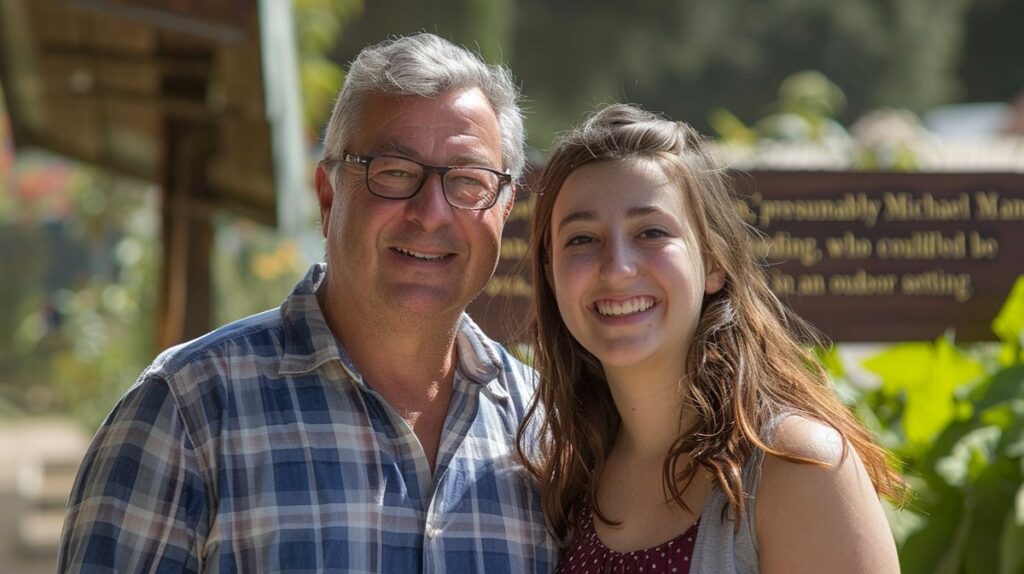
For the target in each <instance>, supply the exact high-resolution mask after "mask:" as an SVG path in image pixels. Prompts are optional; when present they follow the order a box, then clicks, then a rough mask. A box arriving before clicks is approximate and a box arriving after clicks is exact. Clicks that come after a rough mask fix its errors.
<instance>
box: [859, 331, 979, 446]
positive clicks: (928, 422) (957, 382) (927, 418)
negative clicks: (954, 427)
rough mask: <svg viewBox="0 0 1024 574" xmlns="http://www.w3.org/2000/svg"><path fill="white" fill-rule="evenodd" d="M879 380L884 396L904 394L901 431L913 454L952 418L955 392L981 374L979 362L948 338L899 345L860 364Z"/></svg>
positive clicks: (954, 409)
mask: <svg viewBox="0 0 1024 574" xmlns="http://www.w3.org/2000/svg"><path fill="white" fill-rule="evenodd" d="M864 367H865V368H867V369H868V370H871V371H873V372H875V373H877V374H878V375H879V376H881V377H882V393H883V394H884V395H887V396H889V397H895V396H897V395H899V394H901V393H902V394H904V395H905V397H906V399H905V400H906V407H905V409H904V413H903V427H904V431H905V432H906V437H907V441H908V442H909V443H910V447H911V448H912V449H914V450H923V449H925V448H927V446H928V445H929V444H930V442H931V441H932V440H933V439H934V438H935V436H936V435H937V434H938V433H939V432H940V431H941V430H942V429H943V428H944V427H945V426H946V425H948V424H949V423H950V422H951V421H952V420H954V419H955V418H956V415H957V408H956V392H957V391H958V390H959V389H961V388H962V387H964V386H965V385H968V384H970V383H973V382H975V381H976V380H978V379H979V378H980V377H981V376H983V375H984V372H985V371H984V367H983V366H982V364H981V363H980V362H979V361H978V360H976V359H974V358H972V357H971V356H969V355H967V354H966V353H964V352H963V351H962V350H960V349H958V348H957V347H956V346H955V345H953V344H952V343H951V342H950V341H949V338H948V337H940V338H939V339H938V340H936V341H935V342H934V343H903V344H900V345H894V346H893V347H890V348H889V349H887V350H885V351H883V352H882V353H880V354H879V355H877V356H875V357H872V358H870V359H868V360H866V361H864Z"/></svg>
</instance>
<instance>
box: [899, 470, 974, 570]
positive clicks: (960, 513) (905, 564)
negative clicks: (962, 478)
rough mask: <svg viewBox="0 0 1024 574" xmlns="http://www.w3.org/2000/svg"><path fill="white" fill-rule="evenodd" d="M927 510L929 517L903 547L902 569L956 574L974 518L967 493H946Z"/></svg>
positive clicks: (953, 491) (901, 552) (901, 554)
mask: <svg viewBox="0 0 1024 574" xmlns="http://www.w3.org/2000/svg"><path fill="white" fill-rule="evenodd" d="M925 512H926V513H927V516H928V520H927V521H925V523H924V524H923V526H922V527H921V528H920V529H919V530H917V531H916V532H913V533H911V534H910V535H909V536H908V537H907V539H906V542H905V543H904V544H903V546H902V547H900V552H899V557H900V570H901V571H902V572H903V574H936V573H937V572H949V573H950V574H956V573H957V572H958V571H959V568H958V566H959V564H960V561H961V556H962V553H963V547H964V538H965V536H966V532H967V527H968V519H969V518H970V509H969V508H966V507H965V506H964V498H963V494H962V493H960V492H959V491H955V490H951V491H949V492H947V493H944V494H943V496H939V497H938V498H937V500H936V503H935V504H933V505H929V507H928V508H926V509H925Z"/></svg>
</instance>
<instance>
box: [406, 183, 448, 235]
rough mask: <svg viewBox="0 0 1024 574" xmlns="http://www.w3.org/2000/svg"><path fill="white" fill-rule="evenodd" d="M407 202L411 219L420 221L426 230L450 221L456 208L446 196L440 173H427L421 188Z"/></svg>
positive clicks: (407, 211)
mask: <svg viewBox="0 0 1024 574" xmlns="http://www.w3.org/2000/svg"><path fill="white" fill-rule="evenodd" d="M406 202H407V205H406V213H407V217H408V218H409V220H411V221H416V222H418V223H419V224H420V225H421V226H422V227H423V229H425V230H426V231H432V230H434V229H437V228H438V227H441V226H442V225H444V224H446V223H448V221H449V220H450V219H451V217H452V210H453V209H454V208H453V207H452V206H451V205H449V204H448V200H447V199H445V197H444V187H443V183H442V181H441V174H439V173H429V174H427V176H426V177H425V178H423V183H421V184H420V190H419V191H418V192H416V195H414V196H412V197H411V198H409V199H408V200H406Z"/></svg>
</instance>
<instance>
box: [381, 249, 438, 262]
mask: <svg viewBox="0 0 1024 574" xmlns="http://www.w3.org/2000/svg"><path fill="white" fill-rule="evenodd" d="M392 249H394V250H395V251H396V252H398V253H401V254H402V255H405V256H406V257H412V258H413V259H418V260H420V261H441V260H442V259H446V258H448V257H449V256H450V254H444V255H431V254H429V253H420V252H419V251H413V250H412V249H405V248H404V247H393V248H392Z"/></svg>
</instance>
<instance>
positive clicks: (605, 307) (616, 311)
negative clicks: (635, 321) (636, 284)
mask: <svg viewBox="0 0 1024 574" xmlns="http://www.w3.org/2000/svg"><path fill="white" fill-rule="evenodd" d="M653 306H654V298H652V297H634V298H633V299H628V300H626V301H607V300H603V301H598V302H597V305H596V307H597V312H598V313H600V314H602V315H606V316H622V315H632V314H634V313H640V312H641V311H646V310H648V309H650V308H651V307H653Z"/></svg>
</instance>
